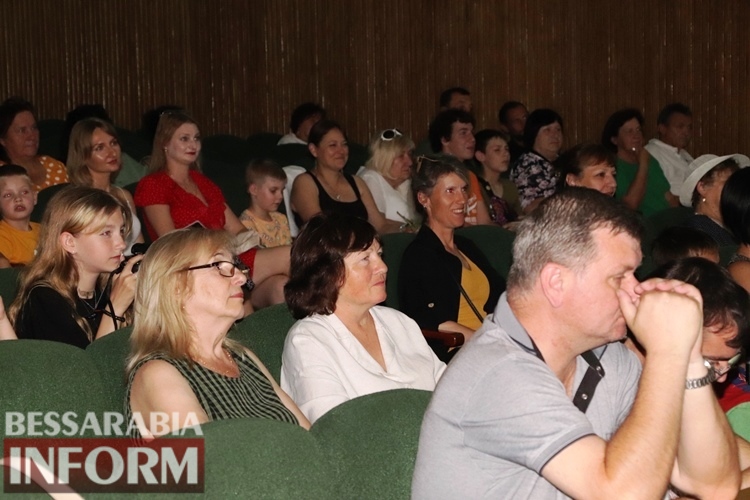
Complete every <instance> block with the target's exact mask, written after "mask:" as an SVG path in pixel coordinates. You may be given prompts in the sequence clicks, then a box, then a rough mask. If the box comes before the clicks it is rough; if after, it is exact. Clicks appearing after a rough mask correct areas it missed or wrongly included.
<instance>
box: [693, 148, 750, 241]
mask: <svg viewBox="0 0 750 500" xmlns="http://www.w3.org/2000/svg"><path fill="white" fill-rule="evenodd" d="M749 164H750V158H748V157H747V156H745V155H741V154H736V155H727V156H716V155H703V156H699V157H698V158H696V159H695V160H693V161H692V162H691V163H690V165H689V166H688V171H689V172H690V174H689V175H688V176H687V179H685V182H684V183H683V184H682V187H681V188H680V203H682V204H683V205H684V206H686V207H690V206H692V207H693V209H694V210H695V213H694V214H693V215H692V216H691V217H690V218H689V219H688V220H687V221H686V223H685V224H686V225H687V226H689V227H693V228H695V229H700V230H701V231H703V232H704V233H707V234H708V235H710V236H711V237H712V238H713V239H714V240H716V243H717V244H719V245H720V246H722V245H734V244H736V241H735V239H734V237H733V236H732V234H731V233H730V232H729V231H727V229H726V228H725V227H724V221H723V219H722V217H721V207H720V206H719V204H720V202H721V191H722V190H723V189H724V184H726V182H727V179H729V176H731V175H732V174H733V173H734V172H736V171H737V170H739V169H740V168H744V167H747V166H748V165H749Z"/></svg>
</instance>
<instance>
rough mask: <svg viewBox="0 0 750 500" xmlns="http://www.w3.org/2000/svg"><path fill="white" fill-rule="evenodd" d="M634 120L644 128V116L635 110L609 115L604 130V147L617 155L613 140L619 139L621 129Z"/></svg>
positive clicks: (625, 110)
mask: <svg viewBox="0 0 750 500" xmlns="http://www.w3.org/2000/svg"><path fill="white" fill-rule="evenodd" d="M633 118H635V119H636V120H638V124H639V125H640V126H641V127H642V126H643V115H642V114H641V112H640V111H638V110H637V109H635V108H627V109H621V110H619V111H615V112H614V113H612V114H611V115H609V118H607V123H605V124H604V129H603V130H602V146H604V147H605V148H607V149H609V150H610V151H612V152H613V153H616V152H617V146H616V145H615V143H613V142H612V138H613V137H617V134H618V133H620V128H621V127H622V126H623V125H625V122H629V121H630V120H632V119H633Z"/></svg>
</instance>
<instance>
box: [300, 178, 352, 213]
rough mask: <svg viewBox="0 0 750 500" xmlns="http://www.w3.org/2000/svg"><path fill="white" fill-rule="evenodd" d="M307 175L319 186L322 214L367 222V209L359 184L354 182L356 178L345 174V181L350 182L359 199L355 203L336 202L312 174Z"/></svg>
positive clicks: (319, 201)
mask: <svg viewBox="0 0 750 500" xmlns="http://www.w3.org/2000/svg"><path fill="white" fill-rule="evenodd" d="M306 173H307V175H309V176H310V177H312V178H313V180H314V181H315V185H316V186H318V204H319V205H320V211H321V212H323V213H339V214H348V215H353V216H355V217H359V218H360V219H364V220H367V208H366V207H365V204H364V203H363V202H362V196H361V195H360V194H359V189H357V183H356V182H354V177H352V176H351V175H349V174H347V173H344V179H346V182H348V183H349V185H350V186H351V187H352V189H353V190H354V196H356V197H357V199H356V200H355V201H336V200H334V199H333V198H331V197H330V196H328V193H326V190H325V189H323V185H322V184H321V183H320V181H319V180H318V178H317V177H315V175H314V174H313V173H312V172H306Z"/></svg>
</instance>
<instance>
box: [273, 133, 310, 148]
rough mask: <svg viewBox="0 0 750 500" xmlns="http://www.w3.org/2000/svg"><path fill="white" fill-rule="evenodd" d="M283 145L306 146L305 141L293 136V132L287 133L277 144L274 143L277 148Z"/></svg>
mask: <svg viewBox="0 0 750 500" xmlns="http://www.w3.org/2000/svg"><path fill="white" fill-rule="evenodd" d="M284 144H305V145H306V144H307V143H306V142H305V141H303V140H302V139H300V138H299V137H297V136H296V135H294V132H289V133H288V134H286V135H282V136H281V139H279V142H277V143H276V145H277V146H283V145H284Z"/></svg>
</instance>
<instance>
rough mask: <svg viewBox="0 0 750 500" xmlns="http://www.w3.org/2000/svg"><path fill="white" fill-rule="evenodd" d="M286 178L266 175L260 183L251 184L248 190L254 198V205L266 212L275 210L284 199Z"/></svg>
mask: <svg viewBox="0 0 750 500" xmlns="http://www.w3.org/2000/svg"><path fill="white" fill-rule="evenodd" d="M285 186H286V180H281V179H274V178H273V177H266V178H265V179H263V181H262V182H260V183H258V184H250V188H249V189H248V191H249V192H250V195H251V196H252V198H253V205H255V206H256V207H257V208H260V209H261V210H265V211H266V212H275V211H276V210H278V208H279V205H280V204H281V202H282V201H284V187H285Z"/></svg>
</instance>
